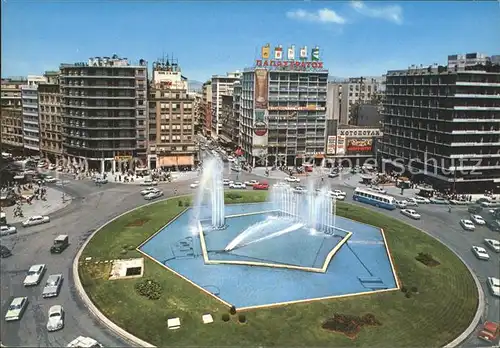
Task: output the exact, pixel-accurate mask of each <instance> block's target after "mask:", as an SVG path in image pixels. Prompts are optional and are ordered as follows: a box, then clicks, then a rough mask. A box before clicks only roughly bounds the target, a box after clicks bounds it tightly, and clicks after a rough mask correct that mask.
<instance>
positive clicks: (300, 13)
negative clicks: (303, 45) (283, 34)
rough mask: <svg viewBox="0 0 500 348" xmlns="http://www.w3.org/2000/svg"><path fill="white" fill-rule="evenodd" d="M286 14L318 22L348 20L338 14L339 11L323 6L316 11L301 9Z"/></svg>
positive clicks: (294, 17)
mask: <svg viewBox="0 0 500 348" xmlns="http://www.w3.org/2000/svg"><path fill="white" fill-rule="evenodd" d="M286 16H287V17H288V18H290V19H295V20H299V21H307V22H317V23H335V24H344V23H345V22H346V21H345V19H344V18H343V17H341V16H339V15H338V14H337V12H335V11H333V10H330V9H328V8H323V9H321V10H318V11H315V12H310V11H306V10H301V9H299V10H295V11H289V12H287V13H286Z"/></svg>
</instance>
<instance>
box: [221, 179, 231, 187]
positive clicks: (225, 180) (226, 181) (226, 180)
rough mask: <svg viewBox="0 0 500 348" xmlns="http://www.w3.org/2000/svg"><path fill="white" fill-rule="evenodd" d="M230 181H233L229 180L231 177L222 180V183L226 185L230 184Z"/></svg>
mask: <svg viewBox="0 0 500 348" xmlns="http://www.w3.org/2000/svg"><path fill="white" fill-rule="evenodd" d="M230 183H231V180H229V179H224V180H222V185H224V186H228V185H229V184H230Z"/></svg>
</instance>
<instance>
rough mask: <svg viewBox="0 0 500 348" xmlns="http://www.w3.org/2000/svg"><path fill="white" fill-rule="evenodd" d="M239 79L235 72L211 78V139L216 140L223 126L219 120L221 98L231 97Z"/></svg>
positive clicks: (237, 73)
mask: <svg viewBox="0 0 500 348" xmlns="http://www.w3.org/2000/svg"><path fill="white" fill-rule="evenodd" d="M240 78H241V72H239V71H236V72H232V73H227V74H226V75H225V76H224V75H214V76H212V82H211V87H212V120H211V121H212V122H211V123H212V124H211V127H212V130H211V136H212V138H213V139H218V137H219V133H220V132H221V130H222V128H223V127H224V124H223V123H222V122H221V120H220V118H221V116H222V96H223V95H229V96H232V95H233V86H234V83H235V82H236V81H239V79H240Z"/></svg>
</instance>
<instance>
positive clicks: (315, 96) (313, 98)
mask: <svg viewBox="0 0 500 348" xmlns="http://www.w3.org/2000/svg"><path fill="white" fill-rule="evenodd" d="M265 71H266V70H265V69H256V68H249V69H245V71H244V73H243V78H242V83H241V86H242V92H241V113H240V120H239V124H240V126H239V127H240V139H239V141H240V145H241V147H242V149H243V150H244V156H245V158H246V159H247V161H248V162H249V163H250V164H252V165H253V166H254V167H255V166H267V165H274V164H277V165H289V166H293V165H301V164H302V163H303V162H304V161H305V160H311V159H314V160H315V161H316V162H317V163H320V162H321V160H322V159H323V157H324V150H325V127H326V95H327V80H328V70H324V69H321V70H320V69H317V70H272V71H268V73H267V74H265V73H262V72H265ZM256 95H258V97H257V98H256V97H255V96H256ZM259 99H260V100H259ZM266 101H267V103H265V102H266ZM262 102H264V104H268V105H267V107H266V108H265V109H263V107H262V106H261V107H258V108H257V107H256V106H258V105H257V104H261V103H262Z"/></svg>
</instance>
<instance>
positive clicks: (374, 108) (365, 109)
mask: <svg viewBox="0 0 500 348" xmlns="http://www.w3.org/2000/svg"><path fill="white" fill-rule="evenodd" d="M355 125H356V126H361V127H382V113H381V107H380V106H378V105H372V104H361V105H360V106H359V109H358V117H357V122H356V124H355Z"/></svg>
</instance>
